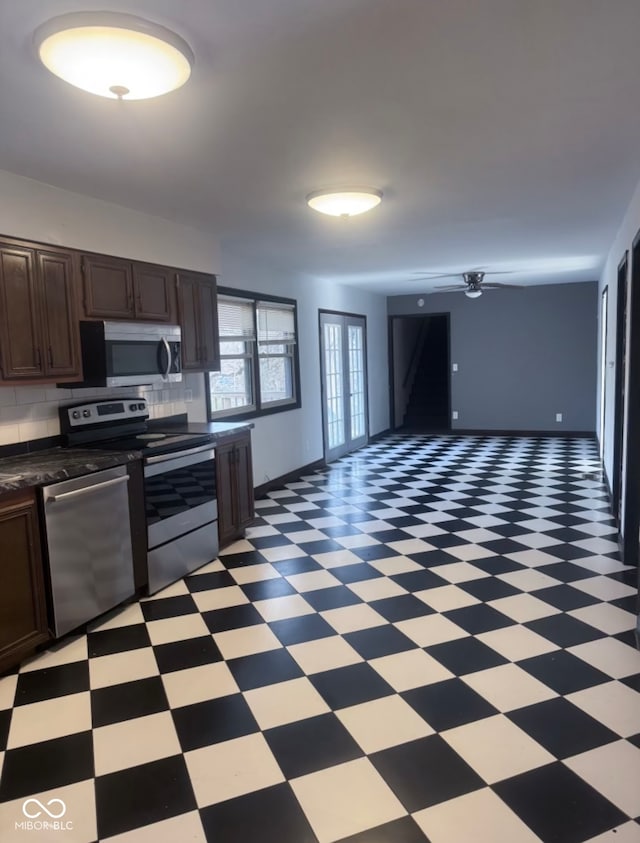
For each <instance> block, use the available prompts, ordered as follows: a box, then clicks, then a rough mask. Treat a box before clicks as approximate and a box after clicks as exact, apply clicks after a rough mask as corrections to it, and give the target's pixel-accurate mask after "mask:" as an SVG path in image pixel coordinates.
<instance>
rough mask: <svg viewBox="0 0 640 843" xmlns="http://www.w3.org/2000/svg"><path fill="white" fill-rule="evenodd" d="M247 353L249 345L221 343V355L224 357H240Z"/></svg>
mask: <svg viewBox="0 0 640 843" xmlns="http://www.w3.org/2000/svg"><path fill="white" fill-rule="evenodd" d="M246 353H247V344H246V343H244V342H221V343H220V354H221V355H222V356H223V357H240V356H241V355H243V354H246Z"/></svg>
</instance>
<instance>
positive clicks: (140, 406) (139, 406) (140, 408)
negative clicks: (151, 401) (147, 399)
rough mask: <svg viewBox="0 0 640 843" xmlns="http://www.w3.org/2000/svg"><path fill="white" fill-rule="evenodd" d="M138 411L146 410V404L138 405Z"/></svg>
mask: <svg viewBox="0 0 640 843" xmlns="http://www.w3.org/2000/svg"><path fill="white" fill-rule="evenodd" d="M138 409H139V410H146V409H147V407H146V404H138Z"/></svg>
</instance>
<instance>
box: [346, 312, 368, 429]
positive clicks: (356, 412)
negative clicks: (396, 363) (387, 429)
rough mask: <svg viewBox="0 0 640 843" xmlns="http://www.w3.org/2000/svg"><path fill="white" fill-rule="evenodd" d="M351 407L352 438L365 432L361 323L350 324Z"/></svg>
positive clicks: (362, 334)
mask: <svg viewBox="0 0 640 843" xmlns="http://www.w3.org/2000/svg"><path fill="white" fill-rule="evenodd" d="M348 332H349V396H350V399H349V409H350V415H351V439H359V438H360V437H361V436H364V434H365V401H364V343H363V337H364V332H363V329H362V327H361V326H360V325H349V328H348Z"/></svg>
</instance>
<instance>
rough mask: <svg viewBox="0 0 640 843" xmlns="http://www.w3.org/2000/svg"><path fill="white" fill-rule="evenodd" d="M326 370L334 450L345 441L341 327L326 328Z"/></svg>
mask: <svg viewBox="0 0 640 843" xmlns="http://www.w3.org/2000/svg"><path fill="white" fill-rule="evenodd" d="M324 369H325V398H326V412H327V438H328V446H329V449H332V448H337V447H338V446H339V445H343V444H344V441H345V429H344V392H343V376H342V326H341V325H335V324H334V325H331V324H325V326H324Z"/></svg>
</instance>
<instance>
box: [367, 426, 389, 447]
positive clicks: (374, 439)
mask: <svg viewBox="0 0 640 843" xmlns="http://www.w3.org/2000/svg"><path fill="white" fill-rule="evenodd" d="M393 432H394V431H393V430H391V428H390V427H388V428H386V430H381V431H380V432H379V433H374V434H373V436H370V437H369V440H368V442H367V445H371V444H373V443H374V442H378V441H379V440H380V439H384V437H385V436H388V435H389V434H390V433H393Z"/></svg>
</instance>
